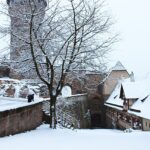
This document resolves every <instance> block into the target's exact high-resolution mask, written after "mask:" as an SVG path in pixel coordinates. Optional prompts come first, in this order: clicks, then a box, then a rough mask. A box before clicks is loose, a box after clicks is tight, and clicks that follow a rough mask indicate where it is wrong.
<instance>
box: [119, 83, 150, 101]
mask: <svg viewBox="0 0 150 150" xmlns="http://www.w3.org/2000/svg"><path fill="white" fill-rule="evenodd" d="M122 87H123V90H124V94H125V97H126V98H127V99H137V98H140V97H141V96H143V95H146V94H147V92H148V89H150V87H148V85H147V83H146V82H145V81H137V82H124V83H122Z"/></svg>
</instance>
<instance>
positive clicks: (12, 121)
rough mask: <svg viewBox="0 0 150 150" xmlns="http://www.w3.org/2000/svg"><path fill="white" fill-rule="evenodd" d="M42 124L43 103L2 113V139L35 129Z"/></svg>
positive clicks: (0, 121)
mask: <svg viewBox="0 0 150 150" xmlns="http://www.w3.org/2000/svg"><path fill="white" fill-rule="evenodd" d="M41 123H42V102H41V103H36V104H33V105H29V106H25V107H20V108H16V109H11V110H6V111H2V112H0V137H2V136H7V135H13V134H16V133H20V132H24V131H28V130H32V129H35V128H36V127H38V126H39V125H40V124H41Z"/></svg>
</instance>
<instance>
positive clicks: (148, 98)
mask: <svg viewBox="0 0 150 150" xmlns="http://www.w3.org/2000/svg"><path fill="white" fill-rule="evenodd" d="M149 83H150V80H145V81H138V82H131V81H127V80H125V81H122V82H120V83H118V85H117V86H116V88H115V90H114V91H113V92H112V94H111V96H110V97H109V98H108V99H107V101H106V102H105V107H106V125H107V127H108V128H121V129H127V128H133V129H140V130H144V131H150V109H149V108H150V85H149Z"/></svg>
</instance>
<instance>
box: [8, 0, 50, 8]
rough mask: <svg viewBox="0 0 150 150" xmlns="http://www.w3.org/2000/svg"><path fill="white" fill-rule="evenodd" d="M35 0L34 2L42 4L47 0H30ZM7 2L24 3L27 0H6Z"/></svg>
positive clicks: (27, 0) (45, 4)
mask: <svg viewBox="0 0 150 150" xmlns="http://www.w3.org/2000/svg"><path fill="white" fill-rule="evenodd" d="M32 1H33V2H36V3H43V4H44V6H45V7H46V6H47V0H31V2H32ZM6 2H7V4H8V5H10V4H12V3H15V4H19V3H20V4H26V3H27V2H29V0H6Z"/></svg>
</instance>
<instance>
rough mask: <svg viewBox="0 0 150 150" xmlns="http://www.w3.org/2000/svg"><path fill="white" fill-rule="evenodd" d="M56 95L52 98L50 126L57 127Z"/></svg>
mask: <svg viewBox="0 0 150 150" xmlns="http://www.w3.org/2000/svg"><path fill="white" fill-rule="evenodd" d="M56 123H57V118H56V97H51V99H50V128H52V129H56Z"/></svg>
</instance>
